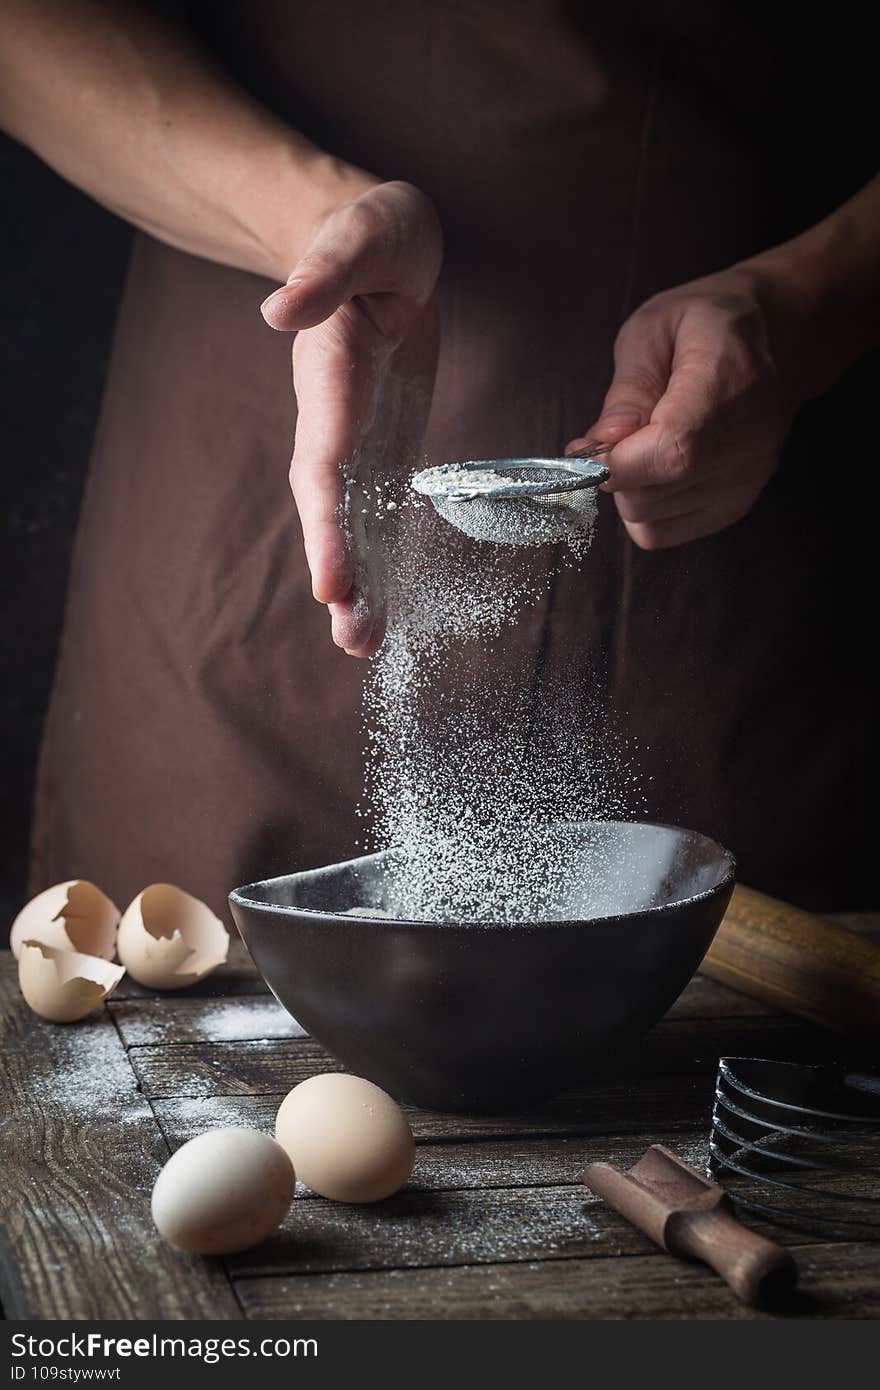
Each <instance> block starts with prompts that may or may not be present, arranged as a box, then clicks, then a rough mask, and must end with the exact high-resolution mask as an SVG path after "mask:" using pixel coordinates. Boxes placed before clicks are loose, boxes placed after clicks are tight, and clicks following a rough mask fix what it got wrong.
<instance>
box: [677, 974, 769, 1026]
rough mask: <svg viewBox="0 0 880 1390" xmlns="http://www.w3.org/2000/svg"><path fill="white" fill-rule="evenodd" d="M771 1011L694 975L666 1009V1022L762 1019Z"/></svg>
mask: <svg viewBox="0 0 880 1390" xmlns="http://www.w3.org/2000/svg"><path fill="white" fill-rule="evenodd" d="M774 1012H775V1011H774V1010H773V1009H771V1008H770V1006H769V1004H763V1003H762V1002H761V1001H760V1000H759V999H750V998H749V997H748V995H746V994H738V993H737V991H736V990H734V989H728V987H727V985H719V984H718V983H717V981H715V980H710V979H707V977H706V976H705V975H694V977H693V979H692V980H691V981H690V983H689V984H688V985H686V986H685V988H684V990H683V991H682V993H681V994H680V995H679V996H678V998H677V999H676V1001H675V1003H674V1004H673V1005H672V1008H671V1009H669V1010H668V1012H667V1014H666V1019H667V1021H668V1020H669V1019H682V1018H714V1019H726V1018H737V1017H739V1016H744V1015H751V1016H752V1017H754V1018H763V1017H769V1016H771V1015H773V1014H774Z"/></svg>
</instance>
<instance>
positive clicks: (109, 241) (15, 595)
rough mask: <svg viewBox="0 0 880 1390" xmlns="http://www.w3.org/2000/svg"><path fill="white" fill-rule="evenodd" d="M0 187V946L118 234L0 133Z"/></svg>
mask: <svg viewBox="0 0 880 1390" xmlns="http://www.w3.org/2000/svg"><path fill="white" fill-rule="evenodd" d="M0 187H2V188H3V189H5V190H6V191H7V194H8V193H9V191H10V190H11V189H14V190H15V196H14V199H13V198H12V197H7V198H6V199H5V200H4V202H5V205H6V216H5V217H4V218H2V219H0V265H2V267H3V274H2V277H0V279H2V289H0V296H2V298H0V304H2V324H3V330H2V333H0V372H2V383H3V384H2V400H3V425H2V429H3V437H2V453H3V467H2V470H0V472H2V489H3V493H2V507H0V514H2V525H3V543H2V547H0V565H2V584H0V605H2V606H0V631H2V632H3V634H4V640H3V642H2V644H0V652H2V657H0V661H2V670H0V699H2V719H3V729H4V739H3V743H4V750H5V751H4V757H3V794H2V801H0V805H2V812H0V816H2V820H0V945H2V944H4V943H5V941H6V939H7V932H8V927H9V924H10V922H11V920H12V917H14V915H15V913H16V912H17V911H18V909H19V907H21V905H22V904H23V902H24V900H25V896H26V879H27V862H28V838H29V832H30V807H31V799H32V796H33V783H34V772H35V768H36V760H37V752H38V747H39V739H40V728H41V725H42V720H43V713H44V710H45V707H46V701H47V698H48V694H49V687H50V684H51V680H52V671H53V667H54V664H55V654H56V650H57V646H58V635H59V630H60V627H61V616H62V613H63V607H64V592H65V588H66V584H67V572H68V568H69V565H70V553H71V548H72V545H73V537H74V531H75V529H76V518H77V512H78V510H79V504H80V498H81V496H82V489H83V484H84V481H85V475H86V466H87V463H88V455H89V449H90V447H91V440H92V433H93V430H94V426H95V421H96V419H97V415H98V408H99V405H100V399H101V390H102V386H103V381H104V373H105V371H106V367H107V357H108V354H109V349H110V338H111V333H112V328H113V319H114V316H115V312H116V305H117V302H118V299H119V293H120V290H121V287H122V281H123V277H124V275H125V267H126V262H127V259H128V249H129V244H130V240H131V232H130V231H129V229H128V228H127V227H126V226H125V225H124V223H122V222H120V221H119V219H118V218H116V217H113V216H112V215H111V214H110V213H108V212H104V211H103V210H102V209H101V208H99V207H98V206H97V205H96V204H95V203H93V202H91V201H90V200H89V199H88V198H86V197H84V196H83V195H82V194H81V193H78V192H76V190H75V189H73V188H71V187H70V185H69V184H66V183H64V182H63V180H61V179H59V178H58V177H56V175H55V174H53V173H52V172H51V170H49V169H47V168H46V166H45V165H43V164H41V163H40V161H39V160H37V159H36V158H35V157H34V156H33V155H31V154H30V153H29V152H28V151H27V150H25V149H23V148H22V147H21V146H20V145H17V144H14V143H13V142H12V141H10V140H7V139H5V138H2V137H0ZM12 207H14V208H15V215H14V216H11V215H10V210H11V208H12Z"/></svg>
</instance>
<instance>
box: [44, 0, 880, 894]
mask: <svg viewBox="0 0 880 1390" xmlns="http://www.w3.org/2000/svg"><path fill="white" fill-rule="evenodd" d="M612 8H613V11H614V13H613V16H610V15H609V14H608V13H607V11H608V10H609V9H612ZM708 11H711V7H707V6H697V5H691V6H686V5H681V6H679V5H672V6H665V7H664V6H660V7H659V8H658V7H657V6H652V7H650V8H649V7H647V6H639V5H630V4H627V3H626V2H624V3H623V4H622V5H616V6H614V7H608V6H603V7H601V10H600V7H598V6H595V7H594V6H589V5H582V6H578V5H566V4H561V3H550V0H546V2H545V3H541V0H534V2H530V0H515V3H502V2H501V0H476V3H465V2H464V0H457V2H456V0H446V2H445V3H443V0H422V3H417V0H388V3H384V4H383V5H381V6H376V5H369V4H366V5H365V4H362V3H360V0H298V3H297V4H295V5H291V4H286V3H270V2H269V0H260V3H252V4H248V5H240V4H228V5H225V4H220V5H213V6H209V7H206V12H205V16H204V17H203V19H202V20H200V11H199V7H194V16H193V18H192V22H193V24H194V25H195V27H196V28H197V29H198V28H199V25H200V23H201V24H202V27H204V28H205V29H206V31H207V30H208V28H210V32H206V33H205V34H204V35H203V36H202V37H203V38H204V39H205V41H207V42H210V43H211V44H212V45H213V46H214V47H215V49H216V51H217V53H218V55H219V56H220V58H221V60H222V61H223V62H224V63H226V64H227V66H228V67H229V68H231V69H232V70H233V71H234V72H235V74H236V75H237V77H238V78H239V79H240V80H241V81H242V82H243V83H244V84H245V85H246V86H248V87H249V88H250V89H252V90H253V91H255V92H256V93H257V94H258V95H259V96H260V97H261V98H262V99H263V100H264V101H265V102H266V103H267V104H268V105H270V106H271V107H273V109H275V110H277V111H279V112H280V113H281V114H282V115H283V116H285V117H286V118H288V119H289V120H290V121H291V122H292V123H293V124H294V125H296V126H297V127H298V128H300V129H303V130H304V131H305V132H306V133H308V134H309V135H310V136H312V137H313V138H314V139H315V140H316V141H318V142H319V143H320V144H322V145H323V146H325V147H326V148H328V149H331V150H332V151H333V152H334V153H336V154H338V155H340V156H342V157H343V158H346V159H350V160H353V161H355V162H356V163H358V164H359V165H361V166H363V167H365V168H367V169H370V170H371V171H373V172H374V173H376V174H378V175H380V176H383V177H389V178H404V179H409V180H412V181H413V182H414V183H416V184H418V185H419V186H420V187H421V188H423V189H424V190H425V191H426V192H427V193H428V194H429V195H430V196H431V197H432V198H433V199H434V201H435V203H436V205H437V207H438V209H439V211H440V215H441V218H442V220H443V223H444V228H445V232H446V239H447V256H446V264H445V268H444V271H443V278H442V285H441V305H442V313H443V335H444V336H443V348H442V358H441V362H440V369H439V377H438V382H437V390H436V398H435V404H434V410H433V415H432V418H431V424H430V430H429V437H428V441H427V451H428V455H429V459H430V460H431V461H438V460H441V459H448V458H455V457H481V456H493V455H495V456H497V455H504V454H516V453H528V452H531V451H536V450H544V451H546V450H547V449H548V448H556V447H559V446H561V445H562V444H563V443H564V442H565V441H567V440H568V439H569V438H570V437H572V436H573V435H575V434H577V433H579V432H581V431H582V430H583V429H584V428H585V427H586V426H587V425H588V424H589V422H590V421H591V420H592V419H593V418H594V417H595V415H596V413H597V411H598V407H599V405H600V402H601V398H602V394H603V391H604V389H605V387H606V385H607V382H608V378H609V372H610V349H611V344H612V342H613V339H614V335H615V332H616V330H617V328H618V326H619V324H620V323H621V321H622V319H623V318H624V317H625V316H626V315H627V314H628V313H629V312H630V311H631V310H632V309H633V308H634V307H636V306H637V305H638V304H639V303H640V302H641V301H642V300H643V299H644V298H646V297H647V296H648V295H650V294H652V293H654V292H655V291H657V290H659V289H662V288H665V287H667V286H671V285H674V284H677V283H680V282H682V281H685V280H688V279H691V278H693V277H695V276H697V275H700V274H703V273H706V272H708V271H711V270H713V269H719V268H722V267H724V266H725V265H727V264H730V263H731V262H732V261H734V260H736V259H738V258H740V257H742V256H745V255H748V254H750V253H751V252H753V251H756V250H758V249H760V248H761V247H763V246H766V245H768V244H771V243H772V242H773V241H774V240H777V239H779V238H780V237H782V236H784V235H787V234H790V233H791V232H792V231H794V230H797V229H798V228H799V227H802V226H805V225H807V222H808V221H809V220H810V218H811V217H813V216H816V215H818V214H819V213H821V212H823V211H825V210H827V207H826V206H825V205H823V204H822V202H821V199H818V202H817V198H818V195H817V189H816V182H817V180H816V177H813V178H811V179H810V180H802V179H796V178H794V176H793V175H791V176H790V177H788V181H786V178H787V176H786V170H787V169H789V166H788V165H787V164H786V163H785V160H784V158H783V157H782V156H783V153H784V150H785V149H786V147H787V145H788V144H789V142H790V141H791V137H792V130H793V125H794V122H793V119H792V117H791V116H790V114H787V111H788V108H787V107H786V106H785V104H784V103H783V102H782V100H781V99H780V97H779V93H778V85H779V72H780V68H779V62H780V51H781V49H782V48H783V47H784V45H781V44H780V45H777V48H773V46H772V45H770V44H769V42H768V43H765V44H764V45H759V46H758V51H757V53H755V51H754V48H755V45H754V44H753V43H751V41H750V36H749V31H748V22H747V16H746V17H744V18H743V20H742V27H741V30H739V31H737V32H732V31H729V30H724V31H723V32H713V27H712V26H713V25H714V24H716V23H717V21H715V20H713V19H712V17H711V14H708V15H707V12H708ZM737 13H738V14H739V11H738V12H737ZM728 22H729V21H728ZM746 56H748V58H749V66H748V81H747V82H744V81H743V72H744V70H745V69H744V67H743V63H744V60H745V58H746ZM801 109H802V111H803V110H805V109H807V108H806V107H804V106H803V105H802V108H801ZM801 133H802V132H801ZM819 162H820V163H821V161H819ZM813 172H814V174H815V172H816V171H815V170H814V171H813ZM820 172H821V170H820ZM789 174H790V170H789ZM838 181H839V182H840V183H841V187H840V189H838V188H837V187H836V186H834V185H833V180H831V178H830V176H829V178H826V180H825V186H824V192H823V194H822V197H824V199H825V204H827V206H829V207H830V206H831V205H833V201H834V199H835V198H836V197H837V196H839V194H842V193H845V192H849V191H850V189H849V188H848V187H845V186H843V185H845V182H846V180H845V177H844V176H843V175H842V174H840V171H839V170H838ZM798 200H799V201H798ZM267 289H268V286H267V284H266V283H265V282H264V281H262V280H260V279H258V278H257V277H254V276H250V275H247V274H243V273H238V272H236V271H233V270H229V269H224V268H222V267H219V266H216V265H212V264H209V263H208V262H206V261H199V260H197V259H194V258H192V257H189V256H186V255H184V254H182V253H180V252H178V251H174V250H171V249H170V248H168V247H166V246H163V245H160V244H159V243H158V242H156V241H154V240H152V239H150V238H149V237H146V236H139V237H138V238H137V242H136V246H135V251H134V255H133V258H132V263H131V268H130V271H129V275H128V281H127V285H126V289H125V294H124V298H123V302H122V306H121V309H120V314H119V321H118V326H117V331H116V338H115V345H114V350H113V358H112V365H111V370H110V375H109V380H108V383H107V389H106V396H105V400H104V406H103V412H102V417H101V422H100V428H99V431H98V437H97V440H96V444H95V449H94V457H93V461H92V469H91V476H90V480H89V484H88V489H87V494H86V498H85V502H84V505H83V509H82V517H81V521H80V529H79V537H78V542H77V547H76V555H75V561H74V565H73V570H72V575H71V581H70V593H69V600H68V608H67V615H66V622H65V629H64V636H63V642H62V649H61V654H60V659H59V664H58V671H57V676H56V683H55V688H54V693H53V697H52V702H51V708H50V713H49V717H48V721H47V726H46V731H45V737H44V746H43V752H42V759H41V767H40V774H39V784H38V794H37V811H36V826H35V843H34V858H33V887H34V888H35V889H37V888H41V887H43V886H45V885H46V884H48V883H50V882H54V881H58V880H62V879H65V878H69V877H72V876H75V875H81V876H86V877H89V878H93V879H95V880H97V881H98V882H99V883H100V884H101V885H102V886H103V887H104V888H105V889H106V891H107V892H109V893H110V894H111V895H112V896H113V897H114V898H115V899H116V900H117V901H118V902H119V903H120V904H124V903H125V902H127V901H128V900H129V898H130V897H131V896H132V895H133V894H134V893H135V892H136V891H137V890H138V889H139V888H141V887H142V886H143V885H144V884H146V883H148V882H151V881H153V880H172V881H176V882H179V883H180V884H182V885H183V886H185V887H187V888H188V889H190V890H191V891H192V892H194V893H196V894H198V895H199V896H201V897H204V898H206V899H207V900H208V901H209V902H210V903H211V904H212V905H213V906H214V907H215V909H216V910H218V911H222V910H223V908H224V904H225V897H226V894H227V892H228V890H229V889H230V888H231V887H233V886H234V885H236V884H239V883H243V882H247V881H248V880H251V879H254V878H257V877H263V876H266V875H270V874H275V873H281V872H285V871H288V870H291V869H293V868H296V867H303V866H306V865H313V864H318V863H321V862H327V861H330V860H334V859H338V858H342V857H347V856H348V855H350V854H351V853H352V852H353V849H354V842H355V839H356V837H357V836H358V834H359V822H358V820H357V818H356V817H355V814H354V808H355V805H356V802H357V800H358V795H359V791H360V781H361V746H362V742H363V740H362V735H361V730H360V717H359V698H360V694H359V693H360V682H361V678H362V671H361V668H360V666H359V664H358V663H356V662H354V661H352V660H350V659H349V658H347V657H345V656H344V655H342V654H341V653H339V652H338V651H336V649H335V648H333V646H332V645H331V643H330V639H329V632H328V624H327V620H326V614H325V612H324V610H322V609H320V608H319V607H318V606H317V605H315V604H314V603H313V601H312V599H311V597H310V591H309V582H308V576H307V572H306V567H305V563H304V560H303V555H302V548H301V541H300V534H299V527H298V523H297V520H296V517H295V513H294V510H293V506H292V503H291V502H290V499H289V495H288V490H287V478H286V473H287V462H288V458H289V451H290V446H291V440H292V435H293V428H294V406H293V402H292V396H291V390H290V378H289V373H290V365H289V353H290V343H289V341H288V340H286V339H284V338H283V337H281V336H278V335H276V334H273V333H272V332H271V331H270V330H269V329H267V328H266V327H265V325H264V324H263V322H262V320H261V318H260V316H259V313H258V305H259V303H260V301H261V299H262V297H263V296H264V295H265V293H266V292H267ZM817 428H818V426H817V425H816V423H815V420H814V422H813V423H812V425H811V423H810V419H809V415H808V416H807V418H806V420H805V422H804V424H803V425H802V426H801V428H800V434H801V436H802V437H801V438H800V439H798V438H797V437H795V438H794V439H793V441H792V445H791V448H790V450H789V456H788V457H787V459H786V461H785V463H784V465H783V467H782V468H781V470H780V472H779V474H778V475H777V477H776V478H775V479H774V481H773V483H772V484H771V486H770V487H769V488H768V489H767V491H766V492H765V494H764V495H763V496H762V497H761V499H760V501H759V502H758V504H757V506H756V507H755V508H754V510H753V512H752V513H751V514H750V515H749V516H748V517H747V518H746V519H745V520H744V521H742V522H740V523H739V524H738V525H736V526H734V527H732V528H730V529H729V530H727V531H725V532H724V533H722V534H721V535H718V536H716V537H712V538H709V539H707V540H703V541H700V542H697V543H695V544H692V545H690V546H687V547H684V548H680V549H676V550H672V551H666V552H658V553H652V554H647V553H644V552H641V551H639V550H637V549H636V548H635V547H634V546H633V545H632V544H631V543H630V542H629V541H628V539H627V537H626V534H625V532H624V530H623V528H622V526H621V525H620V523H619V522H618V520H617V518H616V514H615V513H614V510H613V506H612V505H611V503H610V501H609V500H608V499H603V503H602V507H603V511H602V515H601V518H600V524H599V528H598V537H597V540H596V543H595V544H594V546H593V548H592V551H591V552H590V555H589V558H588V560H587V562H586V564H585V565H584V567H583V568H582V569H581V570H580V571H579V572H573V571H565V572H563V574H562V575H561V577H560V578H559V579H558V581H557V582H556V583H555V585H554V587H553V589H552V592H551V594H550V595H549V597H548V598H547V599H546V600H544V601H542V603H541V604H539V605H538V606H537V607H536V609H535V610H534V611H533V612H531V613H530V614H529V615H527V619H526V621H525V623H524V625H523V628H522V631H521V632H520V634H519V635H518V640H519V642H520V645H522V643H524V642H525V643H528V644H530V645H531V646H532V648H533V649H536V648H537V646H538V645H539V644H540V646H541V648H542V651H543V659H544V661H545V663H546V665H547V667H548V668H549V669H552V666H553V663H554V662H556V661H561V660H564V659H566V654H567V653H570V651H571V650H572V648H573V647H574V646H575V645H577V644H579V646H580V649H583V650H586V651H589V652H591V653H593V654H601V676H600V677H599V679H601V681H602V682H603V687H602V691H603V698H604V700H605V702H606V705H607V717H608V719H609V721H611V722H612V723H613V724H615V725H616V726H617V727H620V728H622V729H623V730H624V732H625V734H626V735H627V737H628V739H629V740H630V742H631V750H630V751H631V757H632V758H634V759H635V767H636V773H637V777H638V780H639V783H640V787H641V790H642V798H641V803H640V805H639V807H638V810H639V812H640V813H641V814H645V815H648V816H651V817H653V818H656V819H662V820H667V821H672V822H676V823H679V824H685V825H689V826H692V827H693V828H695V829H699V830H702V831H705V832H707V833H709V834H712V835H715V836H718V837H719V838H720V839H721V840H722V841H724V842H725V843H727V844H728V845H729V847H730V848H731V849H732V850H733V851H734V852H735V853H736V854H737V855H738V857H739V859H740V861H741V871H742V875H743V877H744V878H745V879H747V880H748V881H750V882H752V883H754V884H755V885H757V886H760V887H764V888H767V889H769V890H771V891H776V892H780V893H786V894H788V895H790V896H791V897H793V898H796V899H798V900H800V901H802V902H805V903H807V904H808V905H814V906H818V907H823V906H824V907H828V906H833V905H839V906H842V907H848V906H853V907H858V906H864V905H866V904H867V903H868V902H869V901H871V894H872V889H873V886H874V879H873V874H872V873H870V869H871V867H872V866H871V860H870V856H869V855H868V854H867V853H866V848H867V841H868V820H869V814H870V813H869V811H868V807H869V805H870V804H871V803H870V795H871V791H872V790H873V786H874V785H876V758H875V760H874V764H873V766H872V764H871V762H870V759H869V756H868V753H867V750H866V740H867V735H868V731H869V729H870V727H871V717H872V713H873V711H872V707H871V699H872V695H871V692H870V690H869V687H868V684H867V678H866V674H865V669H864V668H865V665H866V660H865V652H866V646H867V644H866V642H865V640H864V633H862V632H861V630H860V627H859V622H858V611H857V606H855V604H856V600H857V598H858V595H859V593H860V589H859V586H860V585H861V584H863V583H864V571H865V568H866V556H867V554H868V553H869V552H868V550H867V548H866V547H865V546H864V545H863V544H862V537H861V536H860V534H859V526H862V527H866V522H865V521H864V520H862V519H861V518H860V516H859V515H858V508H855V509H853V508H852V507H851V506H850V505H849V502H850V501H851V499H850V497H849V494H848V493H847V492H846V491H845V490H844V489H835V488H819V487H818V486H817V485H815V484H811V482H810V479H811V470H812V469H814V468H815V467H816V465H817V463H818V462H819V461H820V460H821V459H822V457H823V455H824V449H825V445H824V444H823V446H822V447H819V446H818V445H817V444H816V442H815V438H816V430H817ZM822 428H824V426H823V427H822ZM796 435H797V431H796ZM857 438H858V435H857V433H856V434H853V439H854V440H856V439H857ZM826 442H827V441H826ZM850 447H854V445H851V446H850ZM865 534H867V532H866V530H865ZM841 541H842V542H843V543H841ZM545 562H546V557H545V558H544V560H541V561H538V562H537V563H545ZM860 566H861V569H860ZM510 650H511V651H515V650H516V644H515V642H514V641H513V639H512V641H511V646H510ZM594 678H595V674H594ZM874 901H876V894H874Z"/></svg>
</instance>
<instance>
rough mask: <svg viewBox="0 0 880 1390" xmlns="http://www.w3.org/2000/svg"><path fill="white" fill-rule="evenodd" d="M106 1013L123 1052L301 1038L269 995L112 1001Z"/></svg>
mask: <svg viewBox="0 0 880 1390" xmlns="http://www.w3.org/2000/svg"><path fill="white" fill-rule="evenodd" d="M107 1007H108V1008H109V1010H110V1013H111V1016H112V1018H113V1022H114V1023H115V1024H116V1027H117V1028H118V1029H119V1032H120V1034H121V1035H122V1040H123V1042H124V1043H125V1045H126V1047H144V1046H157V1045H159V1046H164V1047H178V1046H180V1044H181V1043H191V1042H197V1043H204V1042H212V1043H214V1042H259V1041H265V1040H266V1039H269V1038H302V1037H305V1033H304V1031H303V1029H302V1028H301V1027H300V1025H299V1024H298V1023H297V1022H296V1020H295V1019H293V1018H291V1017H290V1014H289V1013H288V1012H287V1010H286V1009H283V1008H282V1007H281V1005H280V1004H279V1003H278V1002H277V1000H275V999H273V998H272V996H271V995H262V994H248V995H244V996H231V995H226V996H221V997H219V998H214V999H191V998H188V997H184V996H181V995H174V996H170V997H168V998H163V999H123V1000H120V1001H119V1002H117V1001H116V998H115V996H114V998H113V999H111V1000H110V1001H109V1003H108V1006H107Z"/></svg>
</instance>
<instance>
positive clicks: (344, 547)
mask: <svg viewBox="0 0 880 1390" xmlns="http://www.w3.org/2000/svg"><path fill="white" fill-rule="evenodd" d="M357 317H358V315H357V310H356V309H355V308H354V307H353V306H346V308H345V309H343V310H340V311H339V312H338V314H337V315H334V318H333V319H332V320H331V322H330V323H329V324H325V325H321V326H319V327H318V328H316V329H313V330H312V332H311V333H308V334H305V335H303V337H301V338H298V339H297V341H296V343H295V346H294V354H293V360H294V387H295V391H296V398H297V407H298V413H297V424H296V437H295V441H294V450H293V460H292V463H291V469H290V483H291V488H292V491H293V496H294V500H295V502H296V506H297V511H298V512H299V516H300V522H301V523H302V530H303V541H304V543H305V550H306V558H307V560H308V564H309V569H310V570H311V574H312V591H313V593H314V595H315V598H316V599H317V600H318V602H319V603H338V602H341V601H342V600H343V599H345V598H346V597H347V596H348V594H349V592H350V590H351V586H352V583H353V580H354V566H353V563H352V557H351V553H350V548H349V542H348V537H347V535H346V533H345V531H344V529H343V525H342V523H343V518H344V513H345V502H346V476H347V474H349V473H350V472H351V470H352V466H353V461H354V458H355V455H356V453H357V449H358V447H359V445H360V442H361V439H362V438H363V435H364V432H365V431H366V430H367V429H368V428H369V426H370V423H371V420H372V415H373V408H374V395H375V379H374V363H373V362H372V361H371V356H370V354H369V353H367V354H364V353H363V352H362V351H360V350H359V349H358V348H357V347H356V344H355V341H354V340H355V339H356V338H357V336H358V334H359V325H358V323H357ZM340 361H341V362H342V363H343V364H344V367H343V369H342V370H340V366H339V364H340Z"/></svg>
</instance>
